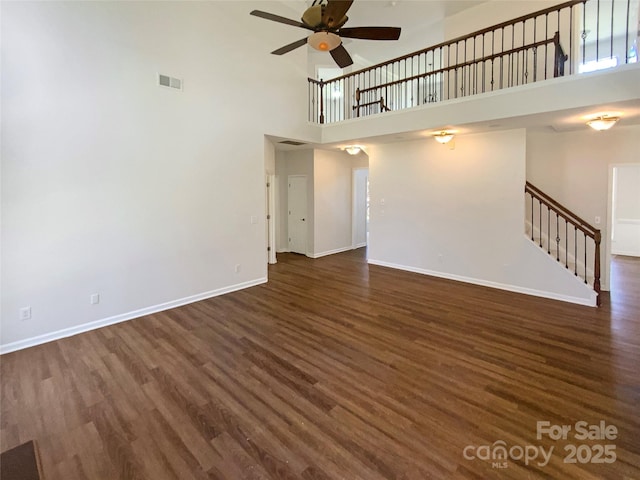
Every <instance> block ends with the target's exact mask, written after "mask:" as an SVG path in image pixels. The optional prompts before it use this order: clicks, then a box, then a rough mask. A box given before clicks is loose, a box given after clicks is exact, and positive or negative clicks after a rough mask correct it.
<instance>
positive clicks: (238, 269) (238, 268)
mask: <svg viewBox="0 0 640 480" xmlns="http://www.w3.org/2000/svg"><path fill="white" fill-rule="evenodd" d="M236 273H240V264H239V263H238V264H237V265H236Z"/></svg>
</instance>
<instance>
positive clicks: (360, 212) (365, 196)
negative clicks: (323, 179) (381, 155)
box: [351, 168, 369, 249]
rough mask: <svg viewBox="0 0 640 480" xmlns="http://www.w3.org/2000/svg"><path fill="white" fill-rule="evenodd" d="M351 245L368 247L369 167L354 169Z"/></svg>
mask: <svg viewBox="0 0 640 480" xmlns="http://www.w3.org/2000/svg"><path fill="white" fill-rule="evenodd" d="M352 178H353V186H352V191H353V203H352V209H351V212H352V219H351V247H352V248H354V249H355V248H361V247H366V246H367V243H368V236H369V169H368V168H354V169H353V174H352Z"/></svg>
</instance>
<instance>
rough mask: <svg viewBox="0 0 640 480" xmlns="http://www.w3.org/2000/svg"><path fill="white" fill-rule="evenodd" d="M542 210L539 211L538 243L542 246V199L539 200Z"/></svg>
mask: <svg viewBox="0 0 640 480" xmlns="http://www.w3.org/2000/svg"><path fill="white" fill-rule="evenodd" d="M538 205H539V207H540V211H539V212H538V243H539V244H540V246H541V247H542V200H538Z"/></svg>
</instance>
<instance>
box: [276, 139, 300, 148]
mask: <svg viewBox="0 0 640 480" xmlns="http://www.w3.org/2000/svg"><path fill="white" fill-rule="evenodd" d="M279 143H283V144H284V145H295V146H296V147H298V146H300V145H306V143H304V142H296V141H295V140H283V141H281V142H279Z"/></svg>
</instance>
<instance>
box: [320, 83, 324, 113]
mask: <svg viewBox="0 0 640 480" xmlns="http://www.w3.org/2000/svg"><path fill="white" fill-rule="evenodd" d="M320 123H324V80H322V79H320Z"/></svg>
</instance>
